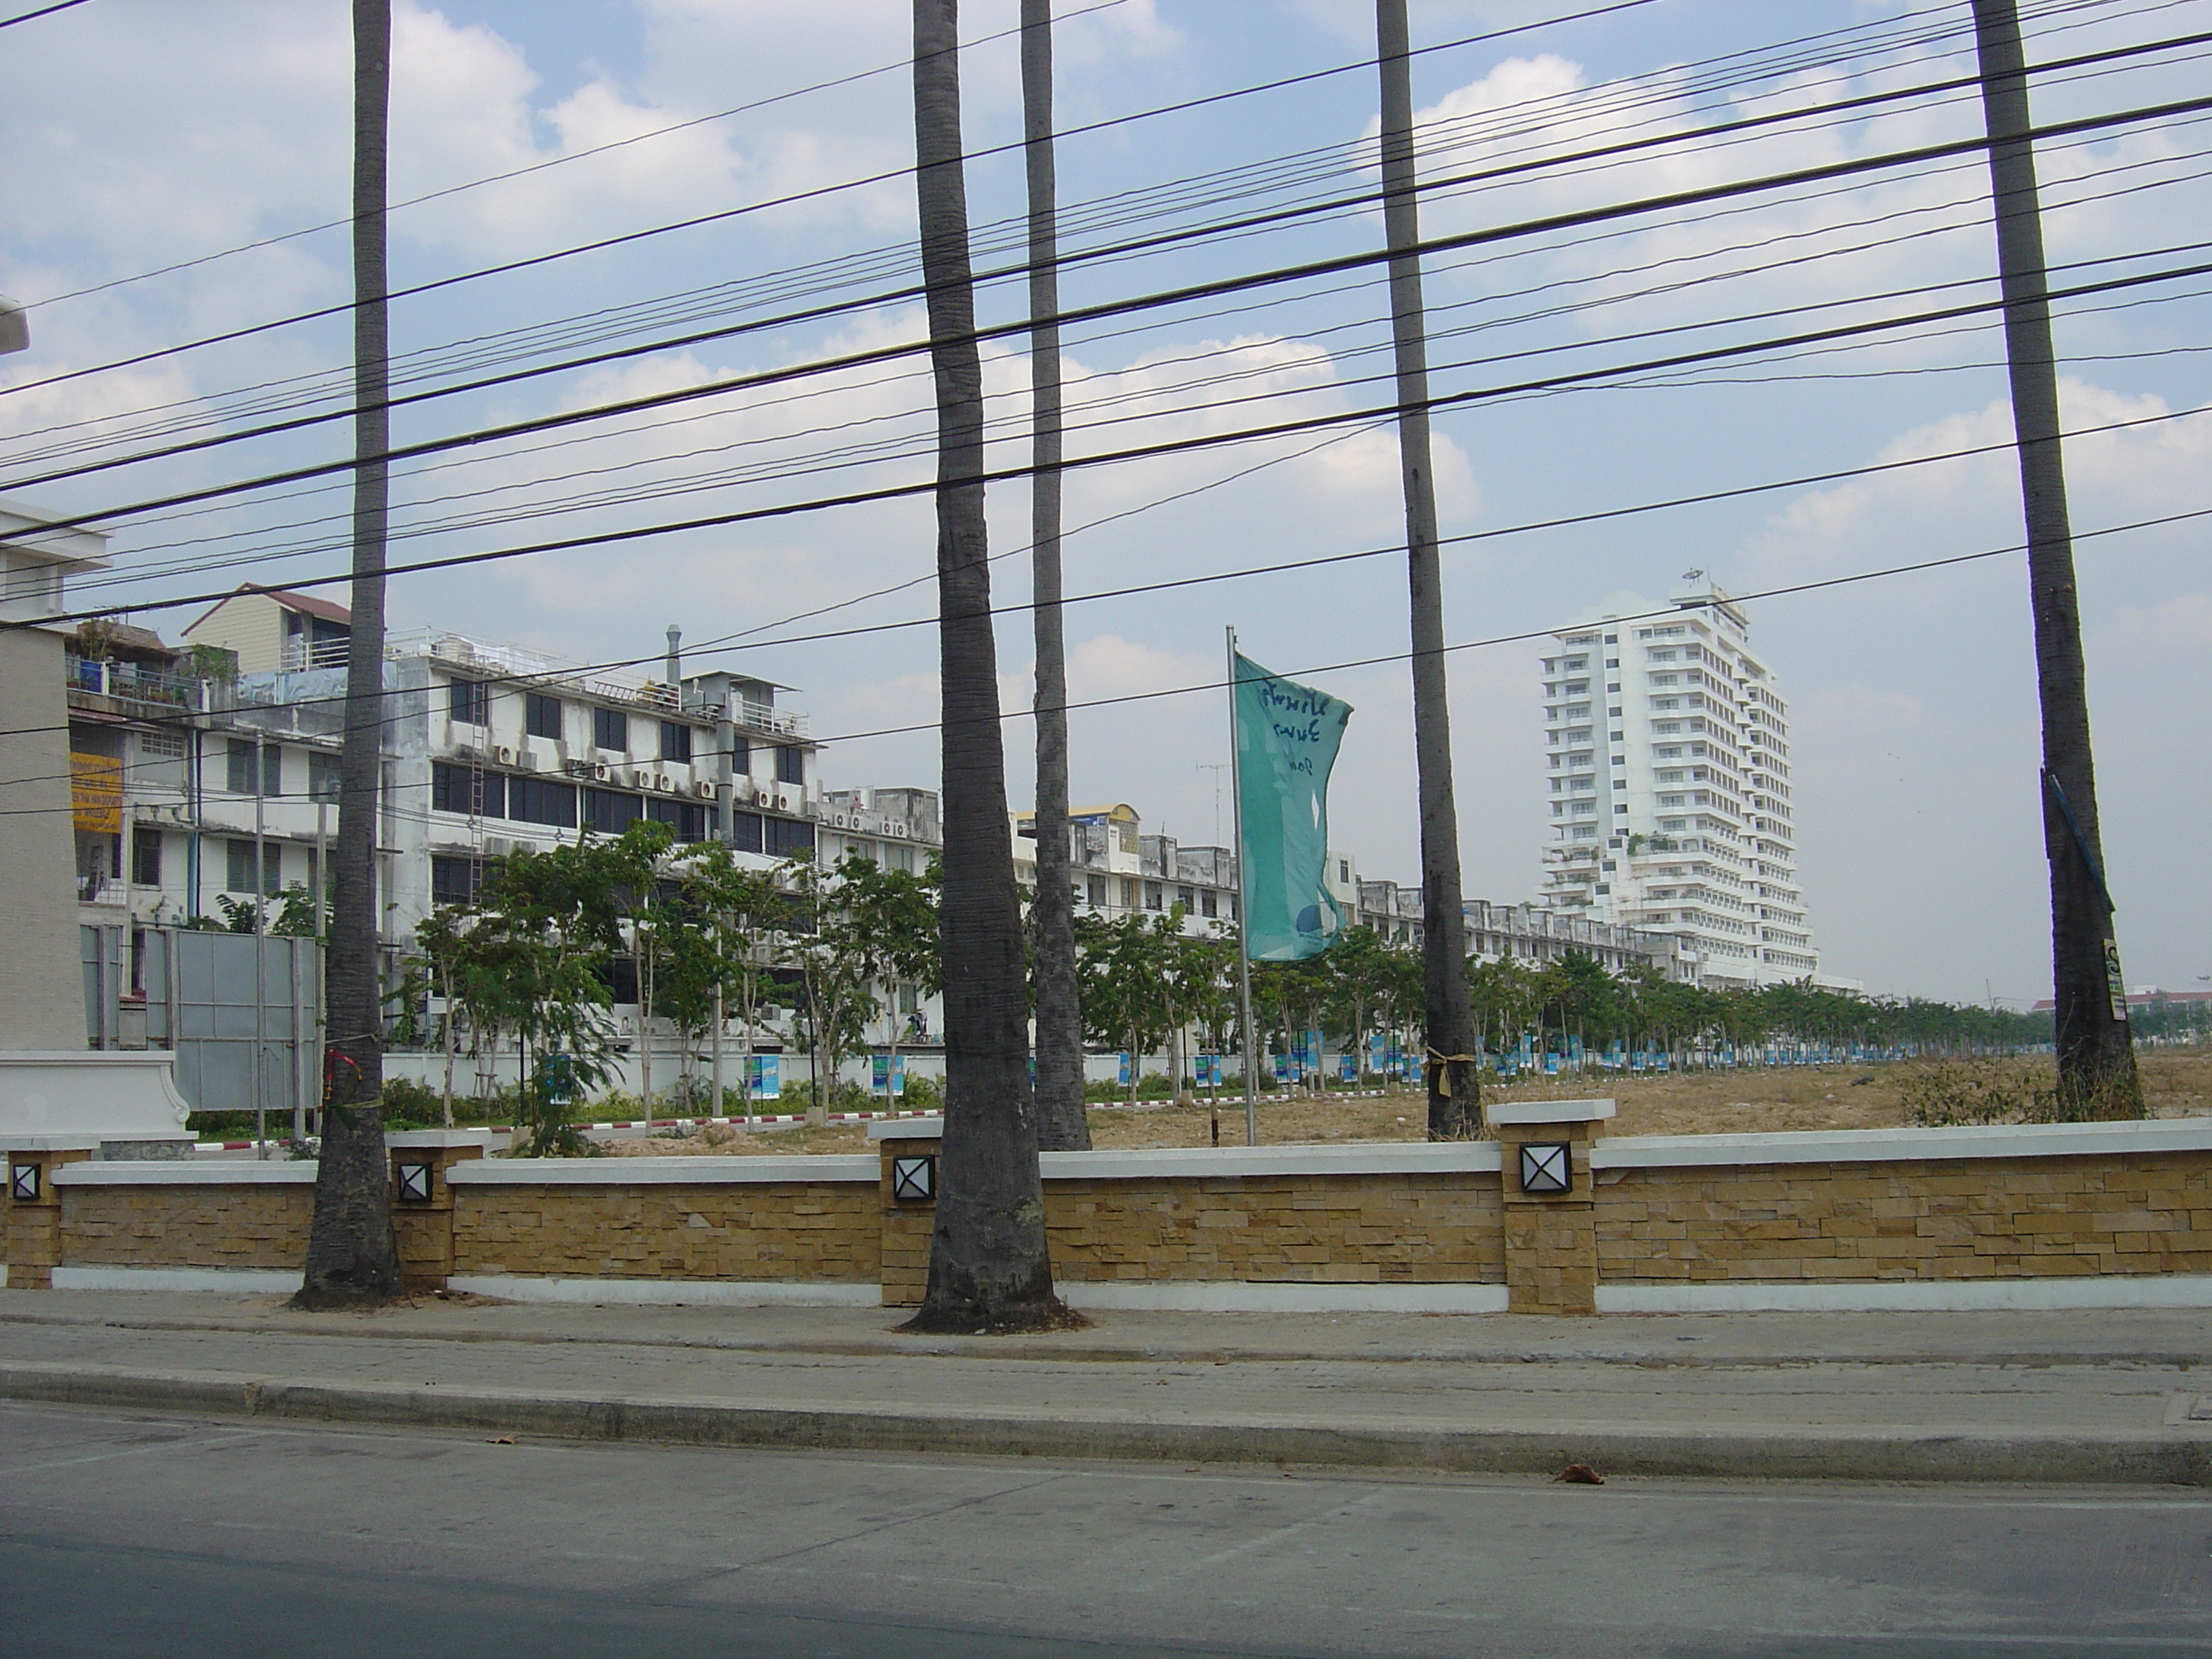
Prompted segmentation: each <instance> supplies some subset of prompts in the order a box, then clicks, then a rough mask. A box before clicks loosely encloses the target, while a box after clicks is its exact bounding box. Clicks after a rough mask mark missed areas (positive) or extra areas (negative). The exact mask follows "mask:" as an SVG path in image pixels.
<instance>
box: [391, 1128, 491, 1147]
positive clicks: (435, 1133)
mask: <svg viewBox="0 0 2212 1659" xmlns="http://www.w3.org/2000/svg"><path fill="white" fill-rule="evenodd" d="M489 1138H490V1137H489V1133H487V1132H486V1131H484V1130H483V1129H387V1130H386V1131H385V1132H384V1144H385V1145H386V1146H398V1147H400V1148H402V1149H404V1148H407V1147H410V1146H483V1144H484V1143H485V1141H486V1140H488V1139H489Z"/></svg>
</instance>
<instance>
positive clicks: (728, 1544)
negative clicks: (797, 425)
mask: <svg viewBox="0 0 2212 1659" xmlns="http://www.w3.org/2000/svg"><path fill="white" fill-rule="evenodd" d="M2207 1651H2212V1495H2206V1494H2198V1493H2195V1492H2168V1491H2163V1490H2149V1491H2146V1490H2143V1489H2130V1490H2128V1491H2103V1490H2093V1489H2082V1488H2068V1489H2065V1490H2063V1491H2061V1490H2056V1489H2027V1488H2019V1487H1975V1488H1960V1487H1957V1486H1950V1487H1944V1488H1941V1489H1937V1488H1907V1487H1894V1486H1846V1485H1788V1484H1781V1483H1777V1484H1773V1485H1759V1484H1750V1483H1739V1484H1734V1485H1722V1484H1708V1483H1689V1482H1661V1481H1628V1480H1614V1481H1613V1482H1611V1483H1609V1484H1607V1485H1606V1486H1602V1487H1590V1486H1552V1485H1544V1484H1537V1483H1534V1482H1520V1481H1513V1480H1479V1479H1471V1478H1465V1477H1450V1478H1443V1477H1437V1478H1423V1477H1420V1476H1411V1477H1401V1476H1395V1475H1394V1476H1390V1477H1388V1478H1374V1477H1366V1476H1359V1475H1348V1474H1344V1473H1343V1472H1341V1471H1334V1472H1329V1473H1326V1474H1306V1473H1302V1472H1291V1473H1287V1474H1286V1473H1285V1472H1281V1471H1277V1470H1254V1469H1216V1468H1207V1469H1192V1470H1187V1471H1186V1470H1181V1469H1177V1468H1173V1467H1169V1468H1160V1467H1158V1466H1145V1467H1133V1466H1126V1465H1114V1464H1100V1463H1067V1464H1060V1463H1048V1462H1039V1461H1032V1460H1026V1459H1008V1460H992V1459H973V1458H969V1459H941V1460H933V1459H927V1458H895V1457H885V1456H867V1455H833V1454H817V1453H788V1454H787V1453H779V1452H757V1451H725V1450H701V1449H681V1448H670V1449H660V1448H653V1447H643V1446H609V1445H566V1444H559V1443H522V1444H520V1445H501V1444H495V1443H489V1442H488V1441H486V1440H484V1439H483V1438H482V1437H454V1436H450V1435H441V1434H435V1433H429V1432H419V1431H392V1432H377V1431H351V1430H320V1429H316V1428H313V1427H308V1426H301V1425H283V1426H267V1425H263V1424H259V1423H250V1424H249V1423H244V1422H237V1423H232V1422H224V1421H219V1420H211V1419H210V1420H191V1419H178V1418H161V1417H154V1416H139V1415H132V1414H128V1413H110V1412H94V1411H90V1410H79V1409H70V1408H66V1407H35V1406H4V1407H0V1655H5V1656H8V1659H78V1656H100V1659H107V1656H121V1655H128V1656H132V1659H140V1656H149V1659H169V1656H187V1655H189V1656H199V1655H222V1656H225V1659H233V1656H240V1659H243V1656H251V1659H259V1656H264V1655H265V1656H281V1659H293V1656H323V1655H332V1656H336V1655H345V1656H349V1659H380V1656H385V1655H392V1656H398V1655H402V1654H404V1655H407V1656H410V1659H425V1656H439V1659H445V1656H465V1659H473V1656H477V1655H483V1656H493V1655H496V1656H499V1659H515V1656H529V1659H568V1656H572V1655H573V1656H578V1659H581V1656H586V1655H589V1656H592V1659H629V1656H653V1659H658V1656H663V1655H666V1656H675V1655H684V1656H687V1659H704V1656H724V1655H729V1656H746V1659H754V1656H761V1659H786V1656H790V1659H798V1656H808V1659H832V1656H835V1659H863V1656H866V1659H925V1656H927V1659H934V1656H952V1655H961V1656H974V1659H1014V1656H1024V1659H1026V1656H1032V1655H1047V1654H1052V1655H1071V1656H1082V1659H1120V1656H1125V1655H1139V1654H1191V1653H1198V1654H1216V1653H1218V1654H1265V1655H1299V1656H1335V1655H1363V1656H1364V1655H1407V1656H1413V1655H1420V1656H1427V1655H1439V1656H1441V1655H1451V1656H1488V1655H1500V1656H1506V1655H1510V1656H1513V1659H1548V1656H1554V1655H1557V1656H1570V1655H1571V1656H1574V1659H1607V1656H1644V1655H1669V1656H1673V1655H1681V1656H1690V1655H1696V1656H1700V1659H1703V1656H1729V1655H1760V1656H1768V1655H1782V1656H1813V1659H1831V1656H1846V1655H1849V1656H1861V1655H1868V1656H1871V1655H1884V1656H1915V1659H1918V1656H1929V1655H1932V1656H1947V1659H1948V1656H1990V1659H1995V1656H2000V1655H2002V1656H2006V1659H2014V1656H2019V1655H2021V1654H2037V1653H2050V1654H2054V1655H2104V1654H2114V1655H2118V1654H2125V1655H2131V1656H2134V1655H2158V1656H2164V1655H2173V1656H2180V1655H2184V1654H2186V1655H2191V1656H2202V1655H2203V1654H2204V1653H2206V1652H2207Z"/></svg>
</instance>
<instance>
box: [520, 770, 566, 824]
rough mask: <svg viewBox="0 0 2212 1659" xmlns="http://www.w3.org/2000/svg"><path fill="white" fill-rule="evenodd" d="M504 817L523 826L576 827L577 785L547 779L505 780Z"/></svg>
mask: <svg viewBox="0 0 2212 1659" xmlns="http://www.w3.org/2000/svg"><path fill="white" fill-rule="evenodd" d="M507 817H511V818H514V819H516V820H518V821H520V822H521V823H550V824H551V825H553V826H554V827H555V828H556V829H574V828H575V827H576V786H575V785H574V784H573V783H555V782H553V781H550V779H546V778H510V779H508V780H507Z"/></svg>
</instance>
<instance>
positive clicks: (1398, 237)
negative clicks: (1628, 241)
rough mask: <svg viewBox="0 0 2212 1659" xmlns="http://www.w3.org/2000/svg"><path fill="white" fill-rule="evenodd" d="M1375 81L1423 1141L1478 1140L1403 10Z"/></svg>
mask: <svg viewBox="0 0 2212 1659" xmlns="http://www.w3.org/2000/svg"><path fill="white" fill-rule="evenodd" d="M1375 23H1376V46H1377V50H1376V61H1377V63H1378V64H1380V66H1381V69H1382V76H1383V192H1384V194H1383V228H1384V233H1385V234H1386V236H1387V237H1388V239H1389V245H1390V247H1391V250H1392V252H1391V257H1390V313H1391V329H1392V333H1393V335H1394V337H1395V345H1396V349H1397V370H1398V404H1399V412H1398V452H1399V465H1400V468H1401V472H1402V474H1403V477H1404V480H1405V494H1406V574H1407V593H1408V599H1409V601H1410V609H1411V612H1412V618H1413V757H1414V765H1415V769H1416V772H1417V774H1418V777H1419V785H1418V787H1419V799H1420V816H1421V979H1422V989H1423V1001H1424V1003H1425V1009H1426V1016H1427V1018H1426V1025H1427V1036H1426V1039H1425V1041H1426V1042H1427V1046H1428V1050H1429V1056H1428V1058H1429V1063H1428V1065H1427V1066H1426V1067H1425V1068H1424V1070H1425V1076H1426V1078H1427V1079H1428V1085H1429V1137H1430V1139H1432V1140H1462V1139H1468V1138H1470V1137H1472V1136H1474V1134H1476V1133H1479V1132H1480V1129H1481V1127H1482V1114H1481V1111H1480V1103H1479V1102H1478V1099H1477V1095H1476V1091H1477V1090H1478V1088H1479V1087H1480V1073H1478V1072H1477V1071H1476V1070H1475V1067H1474V1063H1473V1061H1472V1060H1470V1059H1468V1056H1469V1055H1472V1054H1474V1009H1473V1007H1472V1006H1470V1005H1469V1003H1468V995H1467V918H1466V915H1465V912H1464V908H1463V906H1462V902H1461V890H1460V871H1459V808H1458V805H1457V803H1456V802H1455V799H1454V797H1453V791H1452V762H1451V712H1450V708H1449V703H1448V701H1447V696H1448V691H1447V687H1446V684H1445V678H1444V654H1443V653H1444V614H1443V568H1442V564H1441V562H1440V561H1439V560H1438V558H1437V493H1436V483H1435V478H1434V476H1433V473H1432V471H1431V465H1430V459H1429V411H1428V407H1427V403H1428V396H1429V360H1428V347H1427V343H1426V339H1425V329H1424V322H1423V310H1422V302H1421V260H1420V256H1419V254H1417V253H1413V252H1407V251H1406V250H1410V249H1411V248H1412V247H1413V246H1414V245H1415V244H1416V243H1418V242H1419V240H1420V239H1421V232H1420V220H1419V210H1418V208H1417V207H1416V205H1415V201H1414V196H1413V189H1414V185H1415V174H1416V168H1415V164H1414V155H1413V94H1412V91H1411V88H1410V78H1409V76H1408V75H1407V52H1408V50H1409V46H1408V42H1407V33H1406V0H1375Z"/></svg>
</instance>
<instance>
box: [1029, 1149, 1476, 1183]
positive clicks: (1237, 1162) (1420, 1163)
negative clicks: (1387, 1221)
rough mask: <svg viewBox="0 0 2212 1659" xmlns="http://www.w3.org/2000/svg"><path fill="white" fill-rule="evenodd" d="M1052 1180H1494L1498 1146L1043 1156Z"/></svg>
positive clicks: (1185, 1151) (1045, 1153) (1060, 1154)
mask: <svg viewBox="0 0 2212 1659" xmlns="http://www.w3.org/2000/svg"><path fill="white" fill-rule="evenodd" d="M1038 1161H1039V1163H1040V1164H1042V1165H1043V1169H1044V1175H1045V1178H1046V1179H1047V1180H1048V1181H1078V1180H1080V1181H1151V1180H1161V1179H1166V1180H1181V1181H1204V1180H1208V1179H1212V1178H1218V1177H1221V1176H1279V1175H1332V1176H1359V1175H1428V1174H1455V1173H1464V1174H1473V1175H1484V1174H1494V1173H1496V1172H1497V1171H1498V1170H1499V1169H1501V1168H1503V1167H1504V1165H1503V1162H1502V1158H1501V1155H1500V1148H1499V1146H1498V1143H1497V1142H1496V1141H1494V1140H1433V1141H1431V1140H1415V1141H1364V1142H1354V1143H1352V1144H1349V1145H1327V1146H1323V1145H1308V1146H1220V1147H1215V1146H1170V1147H1162V1148H1159V1149H1158V1150H1154V1151H1146V1152H1044V1153H1041V1154H1040V1155H1039V1158H1038Z"/></svg>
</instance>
